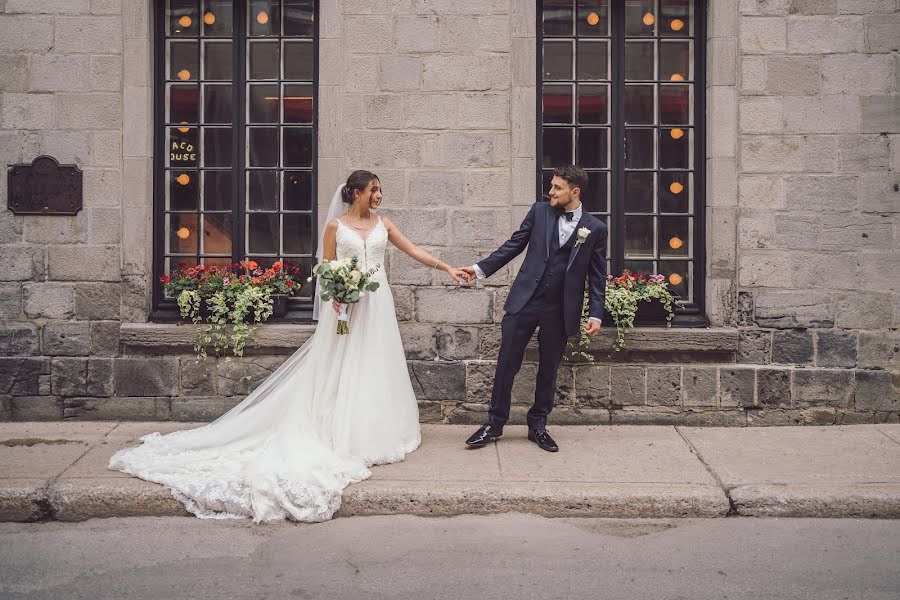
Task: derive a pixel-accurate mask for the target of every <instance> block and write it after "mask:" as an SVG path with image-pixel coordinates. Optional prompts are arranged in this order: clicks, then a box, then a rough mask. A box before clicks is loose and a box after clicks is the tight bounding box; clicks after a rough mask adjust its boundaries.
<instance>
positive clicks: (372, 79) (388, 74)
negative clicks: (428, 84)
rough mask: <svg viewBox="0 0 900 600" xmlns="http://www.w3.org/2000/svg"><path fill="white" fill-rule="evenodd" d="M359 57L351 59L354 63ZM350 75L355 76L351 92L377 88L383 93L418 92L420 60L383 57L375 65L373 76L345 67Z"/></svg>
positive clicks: (416, 58)
mask: <svg viewBox="0 0 900 600" xmlns="http://www.w3.org/2000/svg"><path fill="white" fill-rule="evenodd" d="M358 58H359V57H356V56H355V57H353V60H352V61H348V62H354V61H356V60H357V59H358ZM347 70H348V75H347V78H348V79H349V76H350V75H354V76H356V78H357V79H356V81H355V82H354V83H353V86H352V87H353V88H354V90H353V91H359V92H368V91H373V90H374V89H375V87H376V86H377V87H378V88H379V89H381V90H382V91H384V92H409V91H413V90H418V89H419V88H420V87H421V85H422V59H421V58H418V57H413V56H385V57H383V58H382V59H381V61H380V62H379V63H377V64H376V65H375V72H374V74H365V73H362V72H358V71H357V69H356V68H355V67H353V66H351V65H348V66H347Z"/></svg>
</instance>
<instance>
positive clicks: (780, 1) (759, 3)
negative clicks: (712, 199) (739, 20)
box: [739, 0, 792, 16]
mask: <svg viewBox="0 0 900 600" xmlns="http://www.w3.org/2000/svg"><path fill="white" fill-rule="evenodd" d="M791 1H792V0H740V7H739V11H740V14H742V15H779V16H784V15H787V14H788V12H789V11H790V5H791Z"/></svg>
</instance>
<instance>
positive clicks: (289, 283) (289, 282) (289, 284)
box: [284, 281, 294, 287]
mask: <svg viewBox="0 0 900 600" xmlns="http://www.w3.org/2000/svg"><path fill="white" fill-rule="evenodd" d="M284 287H294V282H293V281H285V282H284Z"/></svg>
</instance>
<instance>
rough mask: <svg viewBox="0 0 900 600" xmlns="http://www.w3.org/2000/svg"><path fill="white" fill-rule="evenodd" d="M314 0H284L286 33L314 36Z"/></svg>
mask: <svg viewBox="0 0 900 600" xmlns="http://www.w3.org/2000/svg"><path fill="white" fill-rule="evenodd" d="M313 15H314V12H313V0H284V35H287V36H306V37H312V35H313V33H314V32H315V25H314V24H313Z"/></svg>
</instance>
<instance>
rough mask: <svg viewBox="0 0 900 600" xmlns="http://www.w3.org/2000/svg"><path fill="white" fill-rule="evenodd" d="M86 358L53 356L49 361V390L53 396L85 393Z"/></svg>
mask: <svg viewBox="0 0 900 600" xmlns="http://www.w3.org/2000/svg"><path fill="white" fill-rule="evenodd" d="M87 379H88V361H87V359H86V358H54V359H53V360H52V361H50V391H51V393H52V394H53V395H55V396H84V395H85V394H87Z"/></svg>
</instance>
